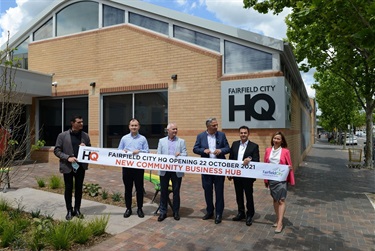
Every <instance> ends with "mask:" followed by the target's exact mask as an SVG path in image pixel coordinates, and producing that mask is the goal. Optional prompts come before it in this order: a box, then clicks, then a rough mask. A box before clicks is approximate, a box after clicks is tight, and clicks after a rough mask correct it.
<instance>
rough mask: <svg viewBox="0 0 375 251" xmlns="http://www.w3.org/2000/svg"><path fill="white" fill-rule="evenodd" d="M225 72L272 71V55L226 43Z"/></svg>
mask: <svg viewBox="0 0 375 251" xmlns="http://www.w3.org/2000/svg"><path fill="white" fill-rule="evenodd" d="M224 61H225V63H224V72H225V73H245V72H254V71H263V70H271V69H272V54H271V53H267V52H264V51H259V50H256V49H253V48H250V47H247V46H243V45H239V44H236V43H233V42H229V41H225V44H224Z"/></svg>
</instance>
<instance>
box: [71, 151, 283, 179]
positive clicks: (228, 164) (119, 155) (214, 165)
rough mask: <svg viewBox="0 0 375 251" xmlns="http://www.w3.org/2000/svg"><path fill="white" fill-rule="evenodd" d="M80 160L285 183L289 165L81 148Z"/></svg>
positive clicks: (90, 162) (100, 163)
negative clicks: (244, 162)
mask: <svg viewBox="0 0 375 251" xmlns="http://www.w3.org/2000/svg"><path fill="white" fill-rule="evenodd" d="M78 161H79V162H83V163H89V164H98V165H108V166H118V167H130V168H138V169H147V170H162V171H174V172H184V173H195V174H211V175H223V176H237V177H247V178H259V179H267V180H277V181H285V180H286V178H287V177H288V173H289V167H288V166H287V165H275V164H269V163H261V162H250V163H249V165H247V166H244V165H242V161H237V160H226V159H210V158H197V157H185V156H178V157H175V156H172V155H163V154H152V153H139V154H134V155H133V154H132V153H129V152H128V153H125V152H124V151H123V150H117V149H110V148H96V147H88V146H80V148H79V153H78Z"/></svg>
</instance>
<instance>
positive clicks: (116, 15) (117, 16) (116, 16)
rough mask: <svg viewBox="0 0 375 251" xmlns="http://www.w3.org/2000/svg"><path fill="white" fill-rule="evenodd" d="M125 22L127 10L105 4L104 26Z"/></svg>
mask: <svg viewBox="0 0 375 251" xmlns="http://www.w3.org/2000/svg"><path fill="white" fill-rule="evenodd" d="M122 23H125V11H124V10H120V9H117V8H114V7H111V6H108V5H104V4H103V27H106V26H111V25H115V24H122Z"/></svg>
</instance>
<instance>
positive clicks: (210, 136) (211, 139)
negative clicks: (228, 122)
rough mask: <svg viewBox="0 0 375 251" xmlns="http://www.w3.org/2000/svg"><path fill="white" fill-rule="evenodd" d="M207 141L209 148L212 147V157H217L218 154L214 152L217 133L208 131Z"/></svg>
mask: <svg viewBox="0 0 375 251" xmlns="http://www.w3.org/2000/svg"><path fill="white" fill-rule="evenodd" d="M207 141H208V148H209V149H210V158H213V159H216V155H215V154H214V151H215V150H216V135H215V134H209V133H208V132H207Z"/></svg>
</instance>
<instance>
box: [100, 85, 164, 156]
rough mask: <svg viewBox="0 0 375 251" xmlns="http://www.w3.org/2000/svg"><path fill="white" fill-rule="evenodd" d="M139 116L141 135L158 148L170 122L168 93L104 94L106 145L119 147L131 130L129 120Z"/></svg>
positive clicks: (104, 134)
mask: <svg viewBox="0 0 375 251" xmlns="http://www.w3.org/2000/svg"><path fill="white" fill-rule="evenodd" d="M131 118H137V119H138V120H139V122H140V124H141V129H140V134H142V135H143V136H145V137H146V138H147V141H148V144H149V147H150V149H156V148H157V146H158V141H159V139H160V138H162V137H164V128H165V127H166V126H167V123H168V92H167V91H159V92H147V93H129V94H122V95H111V96H104V97H103V147H107V148H117V147H118V145H119V142H120V140H121V138H122V136H124V135H125V134H128V133H129V121H130V119H131Z"/></svg>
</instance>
